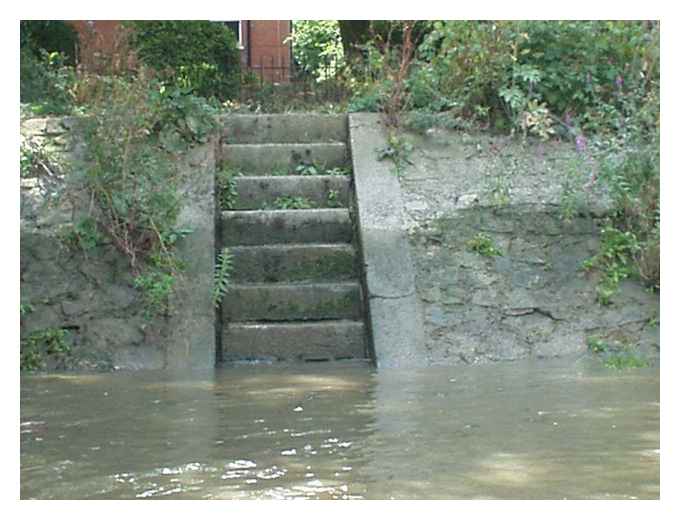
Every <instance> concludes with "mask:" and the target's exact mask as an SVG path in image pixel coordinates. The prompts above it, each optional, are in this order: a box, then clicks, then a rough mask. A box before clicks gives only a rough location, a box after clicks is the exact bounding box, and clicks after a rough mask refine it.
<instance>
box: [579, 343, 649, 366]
mask: <svg viewBox="0 0 680 520" xmlns="http://www.w3.org/2000/svg"><path fill="white" fill-rule="evenodd" d="M586 345H587V347H588V350H589V351H590V352H592V353H593V354H596V355H598V356H599V357H600V358H601V359H602V362H603V363H604V365H605V366H606V367H608V368H614V369H617V370H623V369H627V368H644V367H648V366H649V360H648V359H647V358H646V357H645V356H643V355H642V354H640V353H639V352H638V351H637V350H636V349H635V348H634V347H633V346H631V345H630V344H627V343H620V342H612V341H606V340H605V339H603V338H598V337H596V336H591V337H589V338H587V340H586Z"/></svg>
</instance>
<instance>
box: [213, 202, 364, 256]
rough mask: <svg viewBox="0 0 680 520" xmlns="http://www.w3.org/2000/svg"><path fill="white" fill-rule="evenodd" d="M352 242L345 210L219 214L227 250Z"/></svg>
mask: <svg viewBox="0 0 680 520" xmlns="http://www.w3.org/2000/svg"><path fill="white" fill-rule="evenodd" d="M351 241H352V223H351V220H350V217H349V210H347V209H306V210H268V211H223V212H222V243H223V245H224V246H226V247H230V246H241V245H242V246H253V245H264V244H286V243H297V244H308V243H317V244H332V243H336V242H341V243H349V242H351Z"/></svg>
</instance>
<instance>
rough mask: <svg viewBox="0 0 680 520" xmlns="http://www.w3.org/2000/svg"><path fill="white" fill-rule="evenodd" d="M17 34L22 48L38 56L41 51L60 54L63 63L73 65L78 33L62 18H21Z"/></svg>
mask: <svg viewBox="0 0 680 520" xmlns="http://www.w3.org/2000/svg"><path fill="white" fill-rule="evenodd" d="M19 36H20V44H21V48H22V49H26V50H28V51H29V52H31V53H33V55H34V56H35V57H36V58H40V57H41V55H42V54H43V53H45V52H46V53H48V54H52V53H54V54H60V55H62V56H64V61H65V63H67V64H69V65H75V62H76V47H77V45H78V33H77V32H76V31H75V29H74V28H73V27H71V26H70V25H69V24H68V23H66V22H65V21H63V20H21V21H20V22H19Z"/></svg>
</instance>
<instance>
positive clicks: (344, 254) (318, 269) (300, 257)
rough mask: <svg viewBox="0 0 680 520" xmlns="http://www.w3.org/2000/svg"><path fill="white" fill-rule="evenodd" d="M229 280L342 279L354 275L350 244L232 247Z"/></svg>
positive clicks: (334, 280) (314, 280) (241, 281)
mask: <svg viewBox="0 0 680 520" xmlns="http://www.w3.org/2000/svg"><path fill="white" fill-rule="evenodd" d="M230 252H231V254H232V256H233V259H234V260H233V266H234V269H233V272H234V275H233V277H232V281H233V282H234V283H244V282H245V283H264V282H270V283H271V282H302V281H305V282H342V281H349V280H356V279H357V278H358V271H357V268H358V266H357V262H356V255H355V252H354V248H352V247H351V246H330V245H329V246H319V245H310V246H306V247H300V246H294V247H291V246H289V247H286V246H279V247H277V246H261V247H258V246H253V247H232V248H231V249H230Z"/></svg>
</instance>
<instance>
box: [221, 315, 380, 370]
mask: <svg viewBox="0 0 680 520" xmlns="http://www.w3.org/2000/svg"><path fill="white" fill-rule="evenodd" d="M364 329H365V327H364V324H363V323H362V322H361V321H351V320H324V321H307V322H296V323H232V324H229V325H228V326H227V327H226V328H225V330H224V342H225V343H226V344H228V345H230V348H229V350H228V352H225V360H239V359H257V360H265V359H271V360H272V361H300V360H302V361H317V360H318V361H321V360H333V359H346V358H358V359H362V358H366V357H367V353H366V333H365V330H364Z"/></svg>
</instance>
